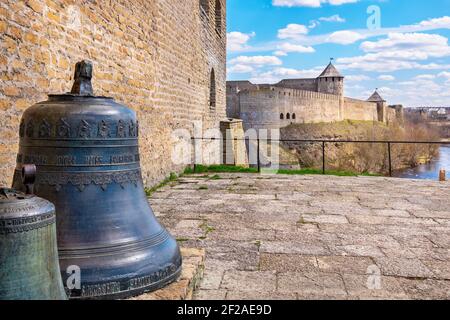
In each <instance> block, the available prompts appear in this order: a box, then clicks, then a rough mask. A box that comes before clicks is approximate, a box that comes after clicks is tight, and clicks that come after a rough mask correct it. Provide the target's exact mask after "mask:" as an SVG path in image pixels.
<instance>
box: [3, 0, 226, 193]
mask: <svg viewBox="0 0 450 320" xmlns="http://www.w3.org/2000/svg"><path fill="white" fill-rule="evenodd" d="M215 3H216V1H215V0H210V1H209V5H210V10H208V11H207V12H206V11H204V10H201V9H200V7H199V1H198V0H183V1H178V0H152V1H148V0H135V1H126V0H117V1H106V0H97V1H95V0H79V1H74V0H27V1H24V0H20V1H15V0H2V1H1V3H0V134H1V136H2V139H1V141H0V184H1V185H9V184H10V182H11V178H12V173H13V168H14V164H15V156H16V152H17V143H18V132H19V121H20V117H21V115H22V112H23V111H24V110H25V109H26V108H27V107H29V106H31V105H32V104H34V103H36V102H39V101H42V100H45V99H46V94H48V93H62V92H67V91H68V90H70V87H71V82H72V81H71V79H72V75H73V71H74V64H75V62H76V61H78V60H81V59H89V60H91V61H92V62H93V63H94V82H93V84H94V89H95V91H96V94H98V95H107V96H112V97H114V98H115V99H116V100H117V101H119V102H121V103H124V104H126V105H128V106H129V107H131V108H133V109H134V110H136V111H137V113H138V117H139V120H140V124H141V130H140V132H141V137H140V146H141V159H142V166H143V177H144V180H145V182H146V183H147V184H153V183H154V182H156V181H157V180H160V179H162V178H163V177H164V176H166V175H168V174H169V173H170V172H171V171H178V170H181V169H182V168H181V167H179V166H175V165H174V164H172V162H171V151H172V148H171V141H172V139H171V133H172V130H173V129H176V128H187V129H189V130H192V128H193V123H194V121H203V128H204V129H208V128H212V127H215V128H219V121H220V120H222V119H223V118H224V117H225V116H226V93H225V83H226V71H225V61H226V32H225V30H226V25H225V21H226V18H225V12H226V1H225V0H220V3H221V7H222V8H221V15H219V16H218V17H216V10H215ZM217 18H218V19H217ZM216 21H218V22H219V24H220V27H217V25H216ZM213 69H214V75H215V88H216V92H215V94H213V95H212V94H210V83H211V72H212V70H213ZM211 99H212V100H213V101H215V103H210V101H211ZM211 104H212V105H211Z"/></svg>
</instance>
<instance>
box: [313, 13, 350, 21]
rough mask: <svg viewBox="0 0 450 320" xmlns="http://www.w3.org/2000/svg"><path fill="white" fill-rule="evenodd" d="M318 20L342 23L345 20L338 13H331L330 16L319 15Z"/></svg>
mask: <svg viewBox="0 0 450 320" xmlns="http://www.w3.org/2000/svg"><path fill="white" fill-rule="evenodd" d="M319 21H325V22H339V23H343V22H345V21H346V20H345V19H344V18H341V16H339V15H338V14H335V15H332V16H331V17H321V18H319Z"/></svg>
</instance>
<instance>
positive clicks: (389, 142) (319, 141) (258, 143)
mask: <svg viewBox="0 0 450 320" xmlns="http://www.w3.org/2000/svg"><path fill="white" fill-rule="evenodd" d="M191 140H192V141H193V142H194V143H195V141H196V140H206V141H219V140H220V141H224V143H225V142H226V141H227V140H229V139H224V138H214V137H212V138H196V137H193V138H191ZM231 140H233V141H245V142H247V141H248V142H251V141H253V142H255V141H256V146H257V168H258V172H261V157H260V154H261V141H264V142H266V143H267V144H268V143H271V142H278V143H313V144H314V143H317V144H321V146H322V174H326V146H327V144H346V143H352V144H384V145H386V147H387V150H388V171H389V176H390V177H392V176H393V171H394V170H393V166H392V146H393V145H402V144H403V145H405V144H407V145H430V146H431V145H450V141H410V140H404V141H401V140H399V141H397V140H322V139H270V138H267V139H261V138H257V139H252V138H243V139H242V138H241V139H239V138H233V139H231ZM194 165H195V164H194Z"/></svg>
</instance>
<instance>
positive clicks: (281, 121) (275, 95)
mask: <svg viewBox="0 0 450 320" xmlns="http://www.w3.org/2000/svg"><path fill="white" fill-rule="evenodd" d="M239 99H240V109H241V113H240V117H241V119H242V120H244V127H245V129H248V128H255V129H260V128H267V129H271V128H273V129H275V128H282V127H285V126H288V125H289V124H292V123H314V122H331V121H340V120H341V117H342V99H341V97H339V96H336V95H330V94H323V93H318V92H312V91H303V90H295V89H285V88H278V87H272V86H265V87H261V86H260V88H259V89H258V90H245V91H242V92H241V93H240V94H239Z"/></svg>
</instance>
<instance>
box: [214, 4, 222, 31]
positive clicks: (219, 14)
mask: <svg viewBox="0 0 450 320" xmlns="http://www.w3.org/2000/svg"><path fill="white" fill-rule="evenodd" d="M215 11H216V12H215V13H216V31H217V33H218V34H219V35H222V4H221V3H220V0H216V10H215Z"/></svg>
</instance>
